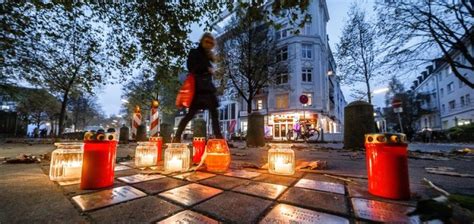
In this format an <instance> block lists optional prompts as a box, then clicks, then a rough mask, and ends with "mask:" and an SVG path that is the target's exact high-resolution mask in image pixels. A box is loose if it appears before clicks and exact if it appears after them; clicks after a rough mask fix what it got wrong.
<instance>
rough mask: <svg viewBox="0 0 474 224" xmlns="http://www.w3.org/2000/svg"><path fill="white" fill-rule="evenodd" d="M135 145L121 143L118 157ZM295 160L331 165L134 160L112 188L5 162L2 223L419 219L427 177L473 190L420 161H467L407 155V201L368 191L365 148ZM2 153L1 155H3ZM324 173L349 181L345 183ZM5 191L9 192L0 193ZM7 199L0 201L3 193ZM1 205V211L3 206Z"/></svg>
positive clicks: (309, 150)
mask: <svg viewBox="0 0 474 224" xmlns="http://www.w3.org/2000/svg"><path fill="white" fill-rule="evenodd" d="M133 148H134V147H133V145H129V146H128V147H123V146H121V147H120V148H119V154H120V157H123V156H124V155H126V154H130V153H131V152H133ZM231 151H232V154H233V156H232V160H233V168H237V167H238V165H239V164H240V165H242V164H244V163H253V164H256V165H258V166H261V165H263V164H264V163H265V162H266V153H267V151H266V150H265V149H258V148H248V149H237V148H233V149H232V150H231ZM295 153H296V159H297V160H302V159H303V158H304V160H325V161H327V162H328V166H329V167H328V169H326V170H321V171H311V172H297V173H296V174H295V175H293V176H289V177H288V176H277V175H272V174H269V173H268V172H267V170H264V169H249V168H244V169H243V170H238V169H234V170H230V172H228V173H225V174H215V173H208V172H206V171H205V170H203V171H199V172H197V173H195V174H194V175H192V176H183V175H174V176H169V175H160V174H154V175H143V174H140V173H141V172H143V171H141V170H139V169H135V168H134V167H133V162H125V163H122V164H118V165H117V167H116V174H115V175H116V181H115V184H114V186H113V187H111V188H107V189H102V190H87V191H84V190H80V189H79V185H78V184H73V185H67V186H60V185H59V184H57V183H54V182H51V181H49V178H48V176H47V173H48V171H49V165H48V163H47V162H43V163H41V164H28V165H24V164H12V165H10V164H2V165H0V169H1V170H2V174H0V177H1V182H0V192H2V195H6V196H2V200H0V206H2V208H7V209H6V210H4V211H2V212H1V213H0V214H1V216H0V223H3V222H5V223H15V222H28V221H29V222H31V221H34V222H52V223H80V222H100V223H118V222H120V223H145V222H147V223H150V222H156V221H163V220H165V222H163V223H169V222H171V221H172V220H173V221H176V220H188V221H190V220H191V221H195V222H196V223H216V221H218V222H224V223H258V222H261V223H275V222H277V221H282V222H283V223H285V222H289V221H290V220H292V221H300V222H307V223H314V222H317V221H320V222H322V223H349V222H350V223H354V222H367V221H378V222H402V223H405V222H408V223H410V222H413V223H416V222H417V217H411V218H410V217H407V216H406V215H405V213H406V212H407V211H411V210H413V209H414V206H415V204H416V201H417V200H418V199H420V198H427V197H431V196H435V195H438V193H437V192H435V191H433V190H431V189H430V188H428V187H427V186H425V185H423V184H422V183H421V179H422V178H423V177H426V178H428V179H430V180H431V181H433V182H434V183H435V184H436V185H438V186H440V187H442V188H444V189H445V190H447V191H448V192H451V193H461V194H471V195H473V194H474V188H473V187H472V186H474V179H473V178H461V177H452V176H443V175H435V174H429V173H426V171H425V170H424V167H430V166H450V167H454V168H455V169H457V170H460V171H462V172H467V173H470V174H474V170H473V169H472V161H471V160H447V161H435V160H413V159H410V160H409V167H410V169H409V171H410V186H411V190H412V196H413V197H412V199H411V200H409V201H393V200H386V199H382V198H378V197H375V196H372V195H370V194H368V192H367V187H366V186H367V179H366V169H365V158H364V156H365V155H364V154H363V153H353V152H349V151H343V150H327V149H324V148H320V147H315V146H313V145H307V147H302V148H298V149H297V150H295ZM0 155H1V154H0ZM324 174H330V175H332V176H338V177H343V178H346V179H350V180H351V181H349V182H346V181H342V180H340V179H336V178H333V177H330V176H325V175H324ZM5 192H6V194H4V193H5ZM3 198H5V199H3ZM2 210H3V209H2Z"/></svg>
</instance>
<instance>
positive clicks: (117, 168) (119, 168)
mask: <svg viewBox="0 0 474 224" xmlns="http://www.w3.org/2000/svg"><path fill="white" fill-rule="evenodd" d="M129 169H132V168H131V167H129V166H125V165H121V164H117V165H115V168H114V171H122V170H129Z"/></svg>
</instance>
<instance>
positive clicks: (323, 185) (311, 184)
mask: <svg viewBox="0 0 474 224" xmlns="http://www.w3.org/2000/svg"><path fill="white" fill-rule="evenodd" d="M295 187H301V188H308V189H312V190H318V191H326V192H332V193H336V194H344V193H345V189H344V185H342V184H337V183H331V182H325V181H317V180H309V179H301V180H299V181H298V182H297V183H296V184H295Z"/></svg>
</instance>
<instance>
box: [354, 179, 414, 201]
mask: <svg viewBox="0 0 474 224" xmlns="http://www.w3.org/2000/svg"><path fill="white" fill-rule="evenodd" d="M347 189H348V192H349V196H350V197H352V198H354V197H356V198H366V199H371V200H378V201H385V202H390V203H395V204H404V205H408V206H416V203H417V201H416V200H415V199H411V200H407V201H399V200H390V199H386V198H381V197H377V196H375V195H372V194H370V193H369V189H368V187H367V185H359V184H357V185H356V184H349V185H347Z"/></svg>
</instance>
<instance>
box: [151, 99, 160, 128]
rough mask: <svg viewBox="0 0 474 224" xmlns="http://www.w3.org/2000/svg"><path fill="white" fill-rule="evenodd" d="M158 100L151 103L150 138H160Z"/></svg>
mask: <svg viewBox="0 0 474 224" xmlns="http://www.w3.org/2000/svg"><path fill="white" fill-rule="evenodd" d="M159 105H160V103H159V102H158V100H152V101H151V110H150V137H158V135H159V134H158V132H159V131H160V118H159V117H158V106H159Z"/></svg>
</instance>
